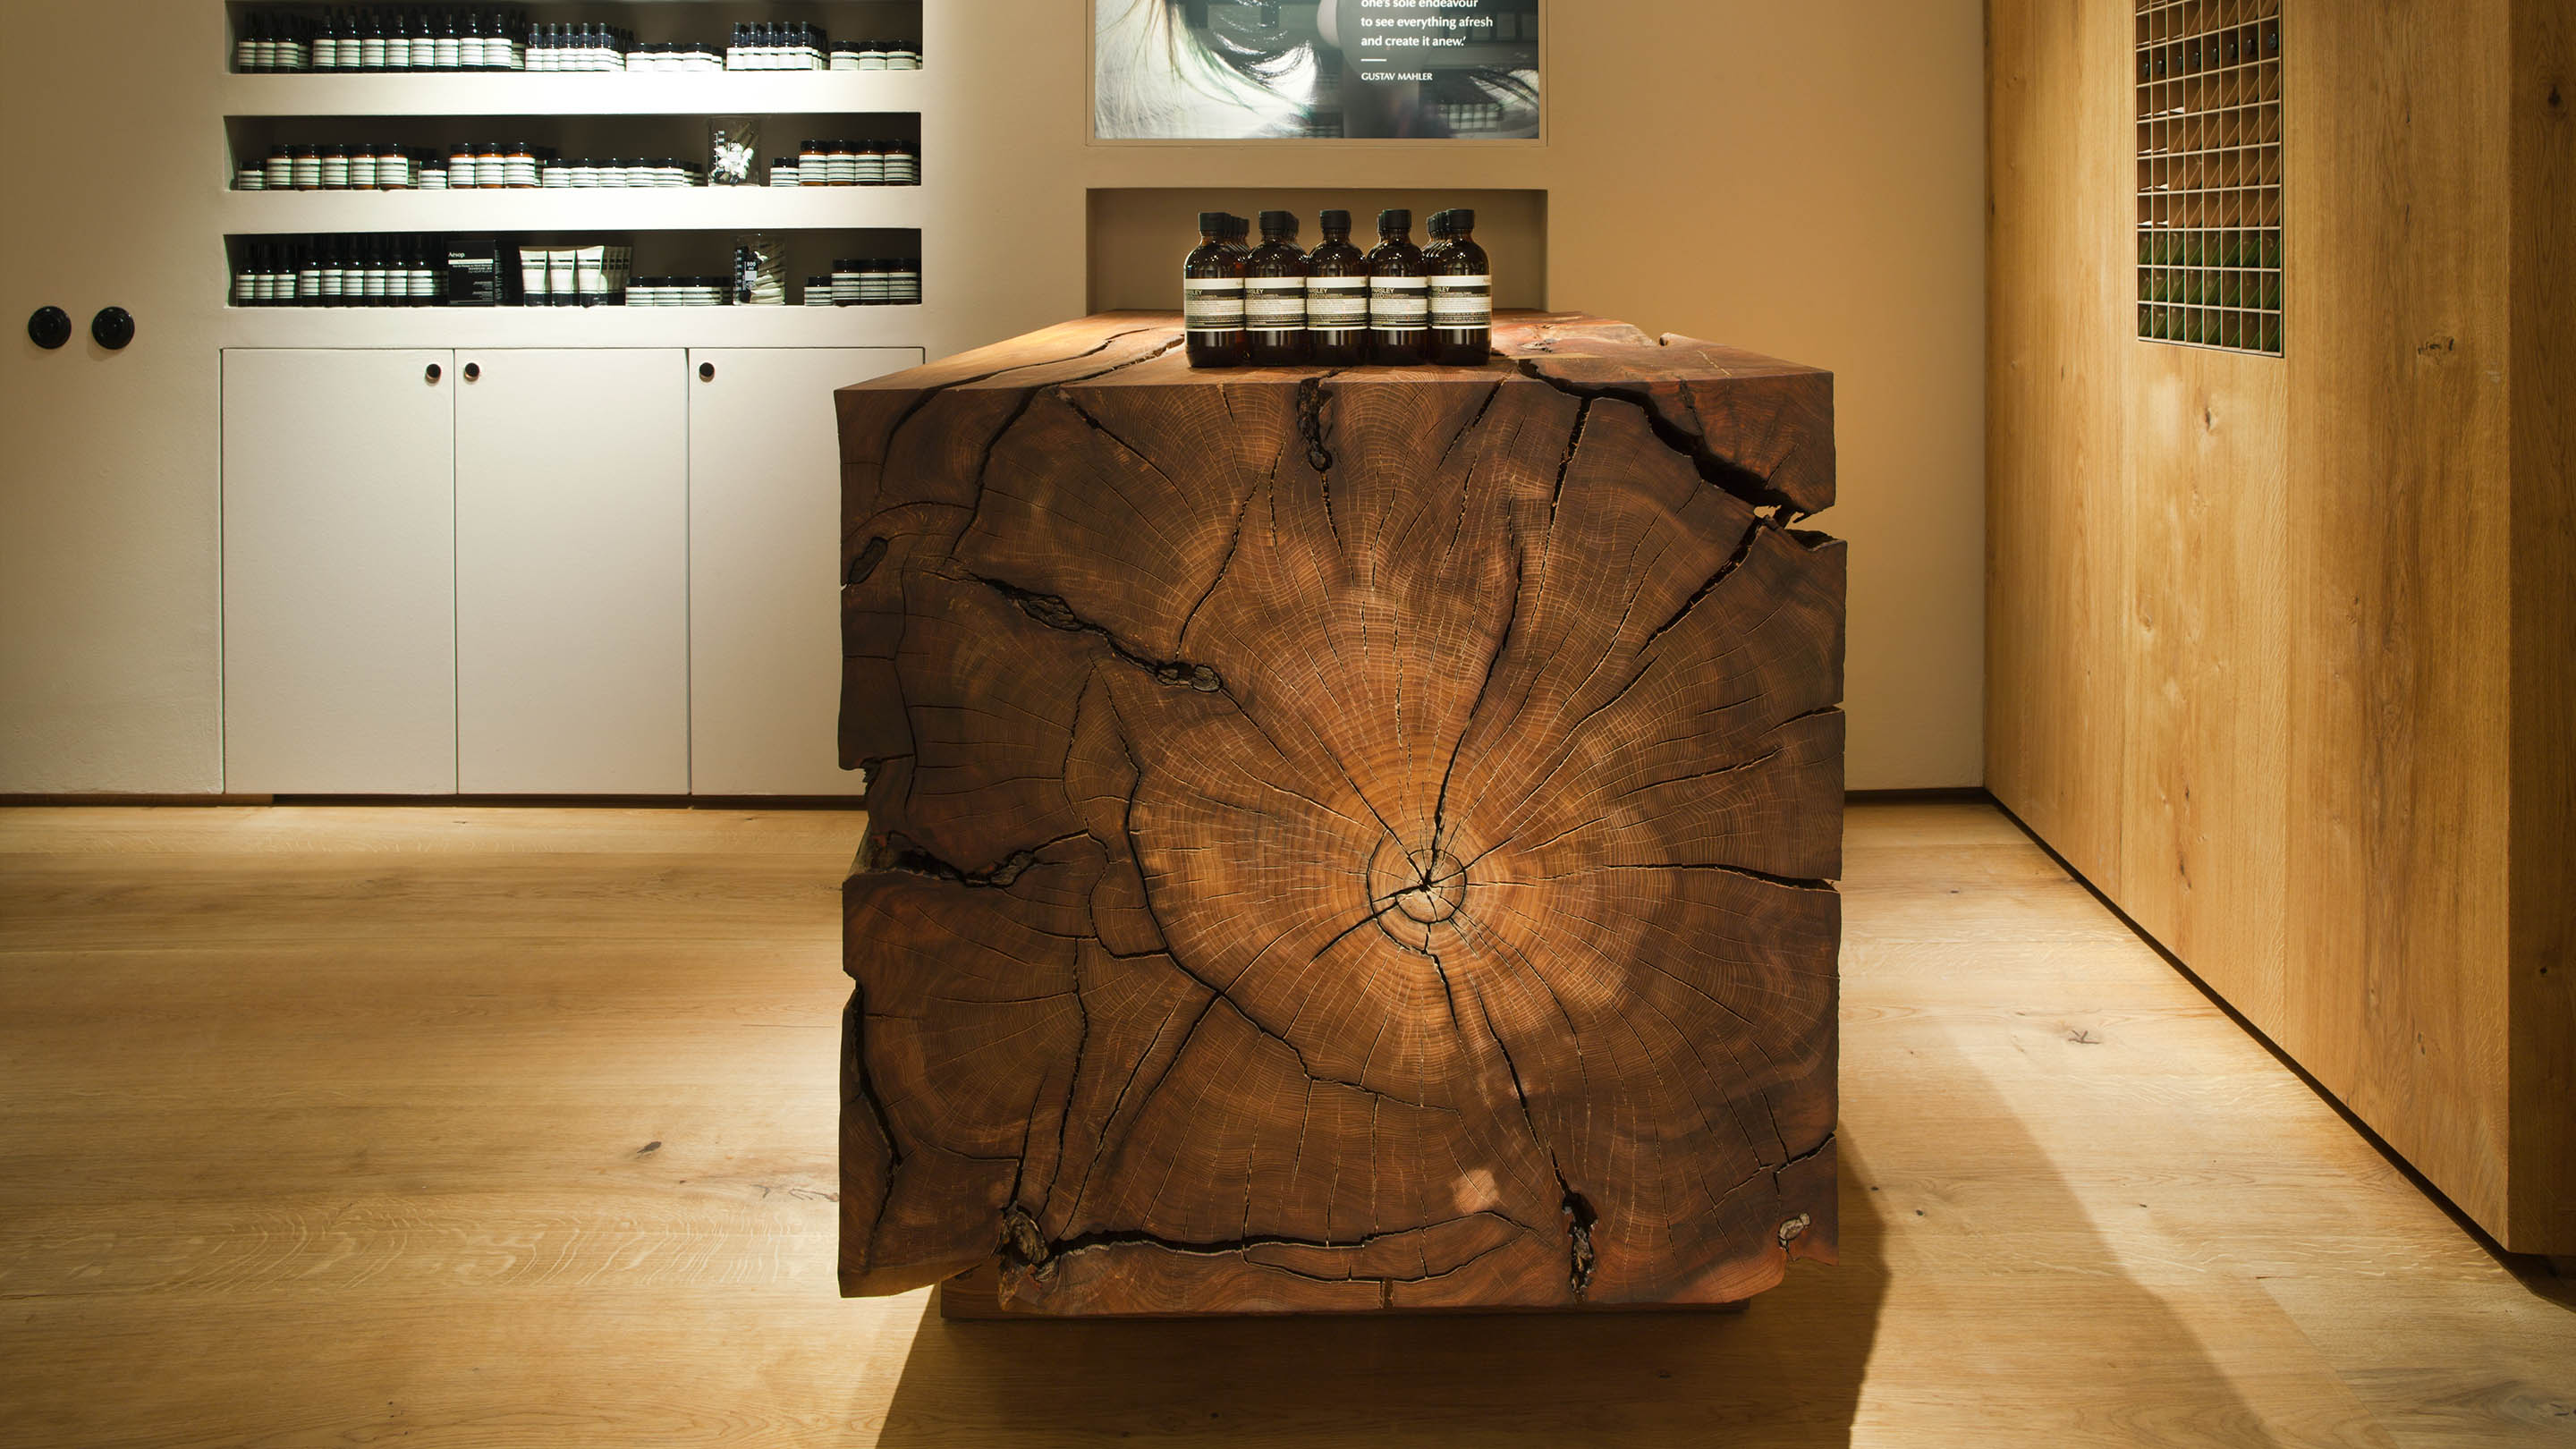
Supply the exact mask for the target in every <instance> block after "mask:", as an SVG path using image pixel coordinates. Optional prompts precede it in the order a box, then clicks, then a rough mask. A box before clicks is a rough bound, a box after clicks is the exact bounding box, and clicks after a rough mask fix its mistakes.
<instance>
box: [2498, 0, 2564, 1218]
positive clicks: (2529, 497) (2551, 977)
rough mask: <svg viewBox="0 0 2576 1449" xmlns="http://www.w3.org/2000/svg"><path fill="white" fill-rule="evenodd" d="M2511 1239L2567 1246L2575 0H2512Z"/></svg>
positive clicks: (2510, 102)
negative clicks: (2512, 693) (2512, 1124)
mask: <svg viewBox="0 0 2576 1449" xmlns="http://www.w3.org/2000/svg"><path fill="white" fill-rule="evenodd" d="M2510 86H2511V98H2510V101H2509V104H2510V106H2511V108H2512V115H2513V140H2512V148H2513V175H2514V178H2515V183H2514V203H2513V204H2514V216H2513V258H2512V268H2513V289H2514V291H2513V360H2512V376H2513V434H2512V448H2513V521H2514V529H2513V549H2514V555H2513V571H2514V581H2515V588H2514V611H2513V679H2514V701H2513V708H2514V714H2513V778H2514V793H2513V862H2514V872H2513V884H2512V889H2513V960H2512V963H2511V969H2512V1006H2511V1009H2512V1012H2513V1020H2514V1023H2515V1025H2516V1026H2517V1028H2519V1029H2518V1030H2517V1031H2516V1033H2515V1037H2514V1047H2513V1113H2514V1123H2515V1129H2516V1130H2515V1138H2514V1154H2513V1167H2512V1178H2513V1191H2512V1206H2511V1213H2512V1222H2513V1229H2512V1232H2513V1236H2515V1237H2517V1238H2524V1239H2528V1240H2529V1241H2531V1242H2535V1243H2545V1244H2551V1245H2553V1246H2551V1247H2549V1248H2548V1251H2550V1252H2554V1253H2561V1254H2567V1253H2576V759H2572V758H2571V752H2576V586H2571V584H2570V582H2569V581H2570V579H2571V577H2576V4H2571V3H2569V0H2515V4H2514V31H2513V69H2512V76H2511V79H2510Z"/></svg>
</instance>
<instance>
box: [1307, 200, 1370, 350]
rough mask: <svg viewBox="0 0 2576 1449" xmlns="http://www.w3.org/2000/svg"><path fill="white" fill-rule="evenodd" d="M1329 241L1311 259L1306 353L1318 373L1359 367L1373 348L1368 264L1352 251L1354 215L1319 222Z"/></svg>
mask: <svg viewBox="0 0 2576 1449" xmlns="http://www.w3.org/2000/svg"><path fill="white" fill-rule="evenodd" d="M1317 220H1318V222H1319V223H1320V224H1321V225H1322V227H1323V230H1324V240H1323V241H1322V242H1321V243H1320V244H1318V245H1317V246H1316V248H1315V250H1314V251H1312V252H1310V253H1308V254H1307V257H1306V353H1307V360H1308V361H1310V362H1312V363H1314V364H1315V365H1316V366H1318V367H1357V366H1359V364H1360V362H1361V361H1362V359H1363V358H1364V356H1365V355H1366V352H1367V344H1368V307H1369V284H1368V273H1369V268H1368V258H1367V257H1366V256H1365V255H1363V254H1362V253H1361V251H1360V249H1359V248H1358V247H1355V246H1353V245H1351V214H1350V213H1349V212H1347V211H1328V212H1325V213H1324V214H1323V215H1322V216H1321V217H1319V218H1317Z"/></svg>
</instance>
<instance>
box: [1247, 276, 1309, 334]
mask: <svg viewBox="0 0 2576 1449" xmlns="http://www.w3.org/2000/svg"><path fill="white" fill-rule="evenodd" d="M1243 293H1244V296H1243V321H1244V325H1245V326H1247V327H1251V328H1253V329H1255V330H1258V331H1262V332H1288V331H1295V330H1300V329H1303V328H1304V327H1305V325H1306V279H1305V278H1303V277H1247V278H1245V279H1244V283H1243Z"/></svg>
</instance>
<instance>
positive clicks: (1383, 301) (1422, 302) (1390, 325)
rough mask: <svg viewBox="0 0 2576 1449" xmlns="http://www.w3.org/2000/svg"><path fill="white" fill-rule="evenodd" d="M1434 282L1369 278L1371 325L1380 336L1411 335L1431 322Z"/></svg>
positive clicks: (1420, 279)
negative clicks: (1390, 333)
mask: <svg viewBox="0 0 2576 1449" xmlns="http://www.w3.org/2000/svg"><path fill="white" fill-rule="evenodd" d="M1430 285H1431V279H1430V278H1428V277H1371V278H1369V325H1370V326H1372V327H1375V328H1376V329H1378V330H1379V331H1381V332H1411V331H1415V330H1417V329H1419V328H1421V327H1423V326H1425V325H1426V324H1428V323H1429V321H1430V320H1431V299H1430Z"/></svg>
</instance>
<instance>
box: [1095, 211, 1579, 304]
mask: <svg viewBox="0 0 2576 1449" xmlns="http://www.w3.org/2000/svg"><path fill="white" fill-rule="evenodd" d="M1090 200H1091V208H1090V211H1091V215H1090V228H1089V230H1090V239H1091V263H1090V265H1091V273H1090V275H1091V304H1090V310H1092V311H1094V312H1114V311H1125V310H1142V311H1154V312H1177V311H1179V310H1180V307H1181V258H1182V257H1183V256H1185V255H1187V254H1188V252H1189V249H1190V248H1191V247H1193V246H1195V245H1197V244H1198V237H1199V213H1200V212H1202V211H1230V212H1233V213H1234V214H1235V215H1237V216H1246V217H1257V216H1259V215H1260V214H1261V213H1262V212H1265V211H1293V212H1295V213H1297V220H1298V224H1299V227H1300V230H1299V231H1298V233H1297V241H1298V244H1299V245H1301V246H1303V247H1305V248H1307V249H1308V250H1310V251H1311V250H1313V248H1314V246H1315V244H1316V243H1317V242H1320V241H1322V240H1323V237H1322V236H1321V235H1320V234H1319V233H1318V232H1317V231H1316V229H1315V216H1316V214H1317V213H1318V212H1323V211H1330V210H1334V209H1339V210H1343V211H1347V212H1349V213H1350V214H1351V242H1352V244H1353V245H1354V246H1357V247H1359V248H1360V249H1361V250H1363V251H1365V250H1367V249H1368V248H1370V247H1372V246H1375V245H1377V214H1378V213H1379V212H1381V211H1384V210H1386V209H1388V208H1390V207H1403V208H1405V209H1406V210H1409V211H1411V212H1412V213H1413V240H1414V242H1415V243H1416V244H1417V245H1419V244H1424V243H1427V242H1428V241H1429V240H1430V235H1429V231H1428V227H1429V225H1430V222H1431V214H1432V213H1433V212H1435V211H1446V210H1448V209H1450V208H1451V207H1460V206H1463V207H1468V208H1471V209H1473V210H1474V211H1475V213H1476V241H1477V243H1478V244H1479V245H1481V246H1483V247H1484V249H1485V251H1486V253H1487V254H1488V255H1489V256H1491V257H1492V258H1493V262H1494V305H1495V306H1496V307H1539V308H1544V307H1545V306H1547V193H1546V192H1544V191H1524V190H1511V191H1502V190H1488V191H1470V190H1459V191H1442V190H1427V189H1396V188H1386V187H1378V188H1368V187H1352V188H1349V189H1347V190H1341V189H1333V188H1327V187H1313V188H1299V187H1273V188H1267V189H1265V188H1261V187H1225V186H1209V187H1186V186H1176V187H1162V188H1155V187H1121V188H1116V189H1106V190H1094V191H1093V192H1092V193H1091V197H1090Z"/></svg>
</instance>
